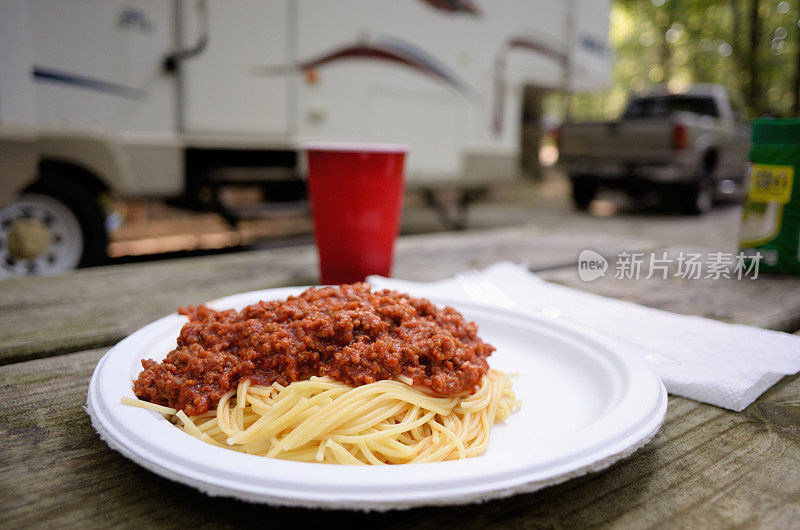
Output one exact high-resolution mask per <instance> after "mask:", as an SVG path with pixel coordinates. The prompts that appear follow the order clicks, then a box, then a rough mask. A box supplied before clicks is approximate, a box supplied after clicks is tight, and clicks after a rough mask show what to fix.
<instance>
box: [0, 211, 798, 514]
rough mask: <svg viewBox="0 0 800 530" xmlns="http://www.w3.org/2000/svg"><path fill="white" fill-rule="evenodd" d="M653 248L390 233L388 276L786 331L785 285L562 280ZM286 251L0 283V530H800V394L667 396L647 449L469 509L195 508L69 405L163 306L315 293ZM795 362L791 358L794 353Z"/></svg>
mask: <svg viewBox="0 0 800 530" xmlns="http://www.w3.org/2000/svg"><path fill="white" fill-rule="evenodd" d="M583 248H592V249H594V250H596V251H598V252H600V253H601V254H604V255H607V256H613V255H616V253H618V252H619V251H622V250H627V251H632V250H648V251H649V250H656V249H660V246H659V244H658V242H657V241H646V240H637V239H632V238H629V237H623V236H615V235H612V234H603V233H566V232H565V233H555V232H553V231H544V230H542V229H537V228H536V227H515V228H505V229H494V230H490V231H465V232H460V233H458V234H453V233H444V234H435V235H425V236H410V237H402V238H400V240H399V242H398V247H397V253H396V266H395V271H394V273H395V276H397V277H400V278H406V279H410V280H433V279H438V278H444V277H448V276H451V275H453V274H455V273H456V272H458V271H461V270H464V269H469V268H480V267H483V266H486V265H489V264H490V263H492V262H495V261H498V260H502V259H506V260H512V261H517V262H524V263H527V264H528V265H529V266H530V267H531V269H532V270H534V271H537V272H538V273H539V274H540V275H541V276H542V277H544V278H545V279H547V280H550V281H555V282H559V283H561V284H565V285H570V286H573V287H576V288H579V289H585V290H589V291H593V292H596V293H599V294H603V295H606V296H611V297H617V298H622V299H627V300H631V301H634V302H638V303H640V304H643V305H648V306H652V307H657V308H660V309H666V310H671V311H676V312H680V313H686V314H697V315H702V316H706V317H710V318H717V319H720V320H724V321H728V322H736V323H741V324H750V325H756V326H761V327H765V328H772V329H778V330H783V331H788V332H795V331H797V329H798V328H800V279H797V278H780V277H760V278H758V279H757V280H736V279H720V280H696V281H680V280H679V279H674V278H670V279H666V280H664V279H661V278H658V277H654V278H651V279H650V280H635V279H630V280H626V279H616V278H614V275H613V274H611V275H607V276H606V277H605V278H604V279H600V280H596V281H594V282H591V283H587V282H583V281H581V280H580V279H579V278H578V275H577V269H576V262H577V256H578V252H579V251H580V250H581V249H583ZM316 267H317V262H316V253H315V250H314V248H313V247H311V246H303V247H295V248H283V249H277V250H267V251H251V252H244V253H238V254H225V255H218V256H209V257H202V258H189V259H180V260H172V261H162V262H152V263H140V264H130V265H118V266H114V267H105V268H96V269H85V270H79V271H76V272H72V273H69V274H64V275H61V276H53V277H46V278H30V279H15V280H7V281H4V282H0V337H2V340H0V365H2V366H0V402H2V407H0V440H2V450H1V451H0V527H2V528H23V527H25V528H28V527H43V526H47V527H89V528H92V527H109V526H120V527H176V526H180V527H192V526H214V527H216V526H238V525H244V524H252V523H256V524H264V525H269V526H272V527H277V526H280V525H292V526H293V527H297V528H307V527H310V526H312V525H320V526H323V525H324V526H326V527H327V526H330V525H333V527H339V526H343V525H348V526H351V525H352V526H353V527H360V526H361V525H365V526H366V525H375V526H374V527H376V528H387V529H395V528H397V529H399V528H403V529H406V528H441V527H442V526H446V527H450V528H480V529H485V528H539V527H543V528H558V527H585V526H601V527H625V528H643V527H652V526H661V527H670V528H674V527H680V528H686V527H708V528H717V527H728V526H739V525H744V526H761V527H780V528H798V527H800V402H798V396H800V380H799V379H798V376H788V377H785V378H784V379H783V380H781V381H780V382H779V383H778V384H776V385H775V386H774V387H773V388H771V389H770V390H769V391H767V392H766V393H765V394H764V395H763V396H761V397H760V398H759V399H758V400H757V401H756V402H755V403H753V404H752V405H751V406H749V407H748V408H747V409H746V410H744V411H743V412H741V413H734V412H730V411H727V410H724V409H721V408H717V407H714V406H710V405H705V404H701V403H697V402H694V401H690V400H687V399H684V398H680V397H672V396H671V397H670V400H669V408H668V411H667V417H666V421H665V423H664V425H663V427H662V428H661V430H660V431H659V433H658V434H657V435H656V436H655V438H654V439H653V440H652V442H651V443H650V444H648V445H647V446H645V447H644V448H643V449H641V450H639V451H638V452H637V453H635V454H634V455H633V456H632V457H630V458H628V459H626V460H624V461H622V462H619V463H617V464H615V465H613V466H612V467H610V468H608V469H606V470H603V471H600V472H597V473H593V474H589V475H586V476H583V477H580V478H576V479H573V480H570V481H568V482H566V483H563V484H561V485H557V486H554V487H550V488H546V489H544V490H541V491H538V492H535V493H531V494H527V495H521V496H516V497H511V498H508V499H503V500H498V501H492V502H487V503H485V504H480V505H470V506H462V507H444V508H421V509H413V510H408V511H400V512H389V513H354V512H344V511H342V512H327V511H319V510H305V509H292V508H273V507H269V506H266V505H254V504H248V503H244V502H240V501H236V500H231V499H227V498H212V497H207V496H205V495H203V494H201V493H199V492H197V491H195V490H194V489H192V488H190V487H187V486H183V485H181V484H177V483H174V482H171V481H169V480H166V479H163V478H161V477H159V476H157V475H155V474H153V473H150V472H149V471H146V470H144V469H143V468H140V467H139V466H137V465H136V464H134V463H132V462H130V461H128V460H127V459H125V458H123V457H122V456H121V455H119V454H118V453H116V452H114V451H112V450H111V449H109V448H108V446H107V445H106V444H105V443H104V442H103V441H101V440H100V438H99V437H98V436H97V434H96V433H95V431H94V429H93V428H92V426H91V423H90V420H89V417H88V416H87V414H86V413H85V411H84V409H83V406H84V403H85V400H86V391H87V386H88V383H89V378H90V376H91V374H92V371H93V370H94V368H95V365H96V363H97V362H98V360H99V359H100V358H101V357H102V356H103V354H104V353H105V352H106V351H108V349H109V348H110V347H111V346H112V345H113V344H114V343H116V342H117V341H118V340H120V339H122V338H123V337H125V336H126V335H128V334H129V333H131V332H132V331H134V330H135V329H137V328H138V327H140V326H142V325H144V324H146V323H148V322H150V321H152V320H155V319H157V318H159V317H161V316H163V315H165V314H167V313H170V312H172V311H174V310H175V308H176V307H177V306H180V305H186V304H192V303H199V302H203V301H205V300H211V299H214V298H218V297H220V296H224V295H229V294H233V293H237V292H242V291H248V290H253V289H264V288H268V287H279V286H289V285H309V284H314V283H316V282H317V268H316ZM798 354H800V352H798Z"/></svg>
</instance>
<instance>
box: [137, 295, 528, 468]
mask: <svg viewBox="0 0 800 530" xmlns="http://www.w3.org/2000/svg"><path fill="white" fill-rule="evenodd" d="M182 313H183V314H185V315H187V316H188V317H189V322H188V323H187V324H186V325H184V327H183V329H182V330H181V334H180V336H179V338H178V347H177V348H176V349H175V350H173V351H172V352H170V353H169V354H168V355H167V358H166V359H165V360H164V361H162V362H161V363H156V362H155V361H152V360H145V361H142V365H143V368H144V369H143V370H142V372H141V373H140V374H139V376H138V377H137V379H136V380H135V381H134V393H135V394H136V395H137V397H138V398H140V399H139V400H135V399H130V398H123V402H125V403H128V404H131V405H138V406H143V407H145V408H150V409H153V410H156V411H159V412H162V413H164V414H166V415H167V416H168V417H169V418H170V419H171V420H172V421H173V422H174V423H175V424H176V425H177V426H178V427H179V428H181V429H182V430H184V431H185V432H186V433H188V434H190V435H192V436H194V437H195V438H198V439H200V440H202V441H205V442H207V443H209V444H212V445H216V446H219V447H222V448H225V449H231V450H235V451H240V452H243V453H248V454H253V455H260V456H266V457H272V458H280V459H285V460H298V461H306V462H326V463H337V464H376V465H377V464H403V463H412V462H432V461H440V460H452V459H459V458H469V457H473V456H477V455H479V454H481V453H482V452H483V451H485V449H486V447H487V444H488V442H489V436H490V433H491V429H492V426H493V425H494V423H495V422H496V421H503V420H505V419H506V418H508V416H509V415H510V414H511V413H512V412H513V411H514V410H516V409H517V408H518V406H519V402H518V400H517V399H516V397H515V396H514V392H513V390H512V385H511V381H510V378H509V376H507V375H506V374H503V373H502V372H499V371H497V370H492V369H489V365H488V362H487V360H486V358H487V357H488V356H489V355H491V353H492V351H494V347H493V346H491V345H489V344H487V343H485V342H483V341H482V340H481V339H480V338H479V337H478V336H477V326H476V325H475V324H474V323H473V322H468V321H465V320H464V319H463V317H462V316H461V315H460V314H459V313H458V312H457V311H455V310H453V309H452V308H444V309H439V308H437V307H436V306H435V305H433V304H432V303H431V302H429V301H428V300H425V299H417V298H412V297H410V296H408V295H404V294H401V293H396V292H393V291H380V292H372V291H371V289H370V287H369V286H368V285H367V284H354V285H342V286H338V287H323V288H311V289H308V290H306V291H305V292H303V293H302V294H301V295H299V296H296V297H289V299H287V300H286V301H272V302H260V303H259V304H254V305H252V306H248V307H246V308H244V309H243V310H242V311H240V312H237V311H233V310H229V311H220V312H218V311H213V310H210V309H208V308H204V307H202V306H201V307H198V308H188V309H186V310H182Z"/></svg>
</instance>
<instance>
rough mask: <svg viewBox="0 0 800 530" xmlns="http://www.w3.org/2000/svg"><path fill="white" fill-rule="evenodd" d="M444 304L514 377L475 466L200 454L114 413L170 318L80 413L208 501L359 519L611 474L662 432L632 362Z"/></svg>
mask: <svg viewBox="0 0 800 530" xmlns="http://www.w3.org/2000/svg"><path fill="white" fill-rule="evenodd" d="M301 290H302V289H298V288H289V289H269V290H264V291H254V292H251V293H243V294H239V295H235V296H231V297H228V298H224V299H221V300H217V301H215V302H213V303H211V304H210V305H211V306H213V307H214V308H217V309H221V308H229V307H235V308H241V307H243V306H245V305H247V304H251V303H255V302H257V301H258V300H272V299H281V298H285V297H286V296H289V295H291V294H297V293H298V292H300V291H301ZM434 301H435V302H437V303H442V302H444V303H446V301H441V300H434ZM451 305H453V306H454V307H456V308H457V309H458V310H460V311H461V312H462V314H463V315H464V317H465V318H467V319H470V320H474V321H476V322H477V323H478V324H479V326H480V331H479V333H480V336H481V337H482V338H483V339H484V340H486V341H487V342H490V343H491V344H493V345H494V346H496V347H497V352H495V354H494V355H493V356H492V357H491V359H490V362H491V365H492V366H493V367H495V368H498V369H500V370H503V371H506V372H508V373H518V374H519V376H518V377H516V378H515V379H514V389H515V391H516V393H517V396H518V397H519V398H521V399H522V408H521V409H520V410H519V411H518V412H517V413H515V414H513V415H512V416H511V417H510V418H509V419H508V420H507V421H506V422H505V423H500V424H496V425H495V426H494V429H493V430H492V438H491V441H490V444H489V449H488V450H487V452H486V453H485V454H484V455H482V456H480V457H476V458H471V459H468V460H462V461H452V462H436V463H428V464H407V465H401V466H385V467H384V466H341V465H334V464H317V463H298V462H287V461H282V460H275V459H270V458H264V457H258V456H253V455H245V454H240V453H236V452H234V451H226V450H224V449H220V448H218V447H214V446H211V445H208V444H206V443H204V442H201V441H199V440H196V439H195V438H192V437H191V436H189V435H188V434H186V433H184V432H183V431H181V430H179V429H177V428H176V427H174V426H173V425H172V424H170V423H169V422H168V421H167V420H165V419H164V418H163V417H162V416H161V415H159V414H157V413H155V412H151V411H148V410H144V409H140V408H136V407H130V406H127V405H123V404H121V403H120V398H121V397H122V396H130V397H133V392H132V390H131V384H132V381H133V379H134V378H135V377H136V376H137V374H138V373H139V371H140V370H141V364H140V361H141V359H143V358H154V359H161V358H163V356H164V355H166V354H167V352H169V351H170V350H171V349H173V348H174V347H175V343H176V338H177V336H178V334H179V332H180V328H181V326H182V325H183V323H184V322H185V317H181V316H179V315H177V314H173V315H170V316H167V317H164V318H162V319H160V320H157V321H156V322H153V323H152V324H150V325H148V326H145V327H144V328H142V329H140V330H138V331H137V332H135V333H134V334H132V335H131V336H129V337H128V338H126V339H125V340H123V341H122V342H120V343H119V344H117V345H116V346H115V347H114V348H112V349H111V350H110V351H109V352H108V353H107V354H106V355H105V356H104V357H103V358H102V359H101V360H100V362H99V363H98V365H97V368H96V369H95V372H94V375H93V376H92V380H91V383H90V384H89V394H88V397H87V411H88V412H89V415H90V416H91V418H92V424H93V425H94V427H95V429H97V431H98V433H100V436H101V437H102V438H103V439H104V440H105V441H106V442H107V443H108V444H109V446H111V448H113V449H115V450H117V451H119V452H120V453H122V454H123V455H124V456H126V457H127V458H129V459H131V460H133V461H134V462H136V463H138V464H139V465H141V466H143V467H145V468H147V469H149V470H151V471H153V472H155V473H157V474H159V475H162V476H164V477H167V478H169V479H172V480H175V481H178V482H182V483H184V484H188V485H190V486H193V487H195V488H197V489H199V490H201V491H203V492H205V493H208V494H210V495H225V496H231V497H237V498H240V499H244V500H248V501H253V502H263V503H268V504H275V505H291V506H307V507H315V508H348V509H359V510H387V509H393V508H410V507H414V506H423V505H444V504H463V503H469V502H479V501H484V500H488V499H493V498H499V497H504V496H508V495H512V494H515V493H522V492H530V491H534V490H537V489H540V488H543V487H545V486H548V485H552V484H556V483H559V482H563V481H565V480H567V479H570V478H572V477H576V476H579V475H583V474H585V473H588V472H590V471H596V470H599V469H603V468H605V467H607V466H609V465H611V464H612V463H613V462H615V461H617V460H619V459H620V458H623V457H625V456H628V455H630V454H631V453H633V452H634V451H635V450H636V449H638V448H639V447H641V446H643V445H644V444H645V443H647V442H648V441H649V440H650V438H652V436H653V435H654V434H655V433H656V431H657V430H658V428H659V426H660V425H661V422H662V421H663V419H664V414H665V412H666V408H667V394H666V390H665V389H664V386H663V385H662V384H661V381H659V379H658V378H657V377H656V376H655V375H653V373H652V372H651V371H650V370H649V369H648V368H647V367H646V366H645V365H644V363H643V362H642V361H641V360H639V359H638V358H633V357H630V356H626V355H623V354H620V353H617V352H614V351H613V350H611V349H610V348H608V347H607V346H606V345H605V343H604V342H603V341H602V339H599V338H596V337H593V336H590V335H588V334H586V333H584V332H581V331H580V330H577V329H575V328H574V327H571V326H568V325H565V324H563V323H560V322H555V321H553V320H552V319H539V318H535V317H532V316H527V315H521V314H518V313H515V312H511V311H505V310H501V309H496V308H486V307H482V306H479V305H472V304H468V303H457V304H451Z"/></svg>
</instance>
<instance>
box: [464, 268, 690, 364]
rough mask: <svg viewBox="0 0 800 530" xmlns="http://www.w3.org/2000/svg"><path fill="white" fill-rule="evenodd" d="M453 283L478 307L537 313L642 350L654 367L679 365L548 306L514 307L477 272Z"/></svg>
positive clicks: (671, 359)
mask: <svg viewBox="0 0 800 530" xmlns="http://www.w3.org/2000/svg"><path fill="white" fill-rule="evenodd" d="M455 278H456V281H457V282H458V283H459V285H461V287H463V288H464V292H466V293H467V296H468V297H469V298H470V300H472V301H474V302H478V303H481V304H492V305H497V306H500V307H505V308H507V309H516V310H520V309H521V310H533V311H536V312H538V313H539V314H541V315H543V316H546V317H549V318H553V319H559V320H562V321H564V322H569V323H571V324H573V325H576V326H580V327H583V328H589V329H591V330H592V331H596V332H597V333H600V334H602V335H605V336H607V337H610V338H612V339H614V340H617V341H619V342H624V343H626V344H628V345H630V346H635V347H636V348H639V349H642V350H644V351H645V352H647V353H644V354H643V355H642V357H643V358H644V359H645V360H647V361H649V362H651V363H657V364H680V362H679V361H677V360H675V359H673V358H672V357H670V356H669V355H667V354H666V353H663V352H658V350H654V349H653V347H652V346H648V345H646V344H642V343H640V342H638V341H636V340H634V339H631V338H629V337H623V336H620V335H617V334H616V333H614V332H612V331H608V330H605V329H602V328H598V327H597V326H593V325H591V324H587V323H586V322H582V321H580V320H576V319H574V318H571V317H568V316H566V315H564V312H563V311H562V310H561V309H559V308H557V307H552V306H545V305H540V304H534V303H527V302H526V303H525V305H524V306H522V305H520V304H518V303H517V302H516V301H515V300H514V299H513V298H511V297H510V296H508V295H507V294H506V293H505V292H503V291H502V290H501V289H500V288H499V287H498V286H497V285H495V284H494V283H493V282H492V281H491V280H489V279H488V278H486V277H485V276H484V275H483V274H481V273H480V272H478V271H476V270H474V269H470V270H467V271H464V272H460V273H458V274H456V277H455ZM653 351H656V352H658V355H656V354H655V353H651V352H653Z"/></svg>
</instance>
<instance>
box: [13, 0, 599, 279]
mask: <svg viewBox="0 0 800 530" xmlns="http://www.w3.org/2000/svg"><path fill="white" fill-rule="evenodd" d="M608 12H609V0H563V1H553V0H504V1H502V2H495V1H489V0H341V1H330V0H268V1H267V0H235V1H223V0H209V1H206V0H174V1H167V0H163V1H155V0H104V1H103V2H98V1H96V0H3V2H2V3H0V183H1V184H0V207H3V206H4V207H5V208H4V209H3V210H2V212H0V227H2V233H0V241H2V245H0V275H20V274H46V273H52V272H57V271H61V270H65V269H68V268H72V267H74V266H77V265H79V264H96V263H99V262H101V261H102V259H103V257H104V255H105V254H104V249H105V244H106V241H107V240H106V233H105V228H104V226H103V219H104V216H103V212H102V208H100V207H99V206H98V197H100V196H102V195H103V194H104V193H108V192H113V193H115V194H118V195H120V196H122V197H125V198H132V197H158V198H171V199H175V200H179V201H181V204H184V205H187V206H192V207H215V206H216V207H218V206H219V201H218V200H217V197H216V191H217V190H218V189H219V188H220V187H221V186H224V185H232V184H237V183H238V184H241V183H250V184H252V183H259V184H263V186H264V189H265V190H266V194H267V196H268V197H278V198H280V197H287V196H292V195H302V193H303V180H302V179H303V167H302V166H303V164H302V157H301V156H299V153H300V146H301V145H302V143H303V142H305V141H313V140H356V141H381V142H401V143H406V144H409V145H410V146H411V153H410V155H409V159H408V162H407V174H408V180H409V181H410V182H412V183H417V184H419V183H425V184H430V185H435V183H436V182H440V181H443V180H447V181H452V180H453V179H456V178H463V179H466V180H471V181H474V180H476V179H478V180H481V179H482V180H494V179H502V178H509V177H513V176H514V175H515V174H516V172H517V155H518V151H519V138H518V137H519V135H518V130H519V116H520V105H521V92H522V87H523V85H524V84H534V85H537V86H540V87H543V88H553V89H560V90H566V91H592V90H597V89H601V88H603V87H604V86H605V85H606V84H607V82H608V79H609V73H610V61H611V53H610V49H609V44H608Z"/></svg>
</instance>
